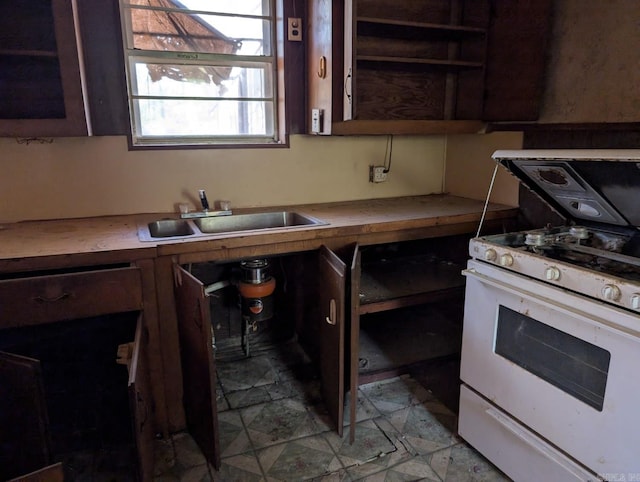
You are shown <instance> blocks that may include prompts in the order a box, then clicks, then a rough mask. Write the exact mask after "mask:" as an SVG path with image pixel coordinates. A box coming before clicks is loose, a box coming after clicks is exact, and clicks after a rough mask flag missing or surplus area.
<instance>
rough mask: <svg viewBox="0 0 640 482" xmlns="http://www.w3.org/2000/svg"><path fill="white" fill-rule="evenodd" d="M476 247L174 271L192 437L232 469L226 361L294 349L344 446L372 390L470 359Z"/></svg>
mask: <svg viewBox="0 0 640 482" xmlns="http://www.w3.org/2000/svg"><path fill="white" fill-rule="evenodd" d="M467 242H468V237H464V236H456V237H448V238H438V239H436V238H434V239H430V240H429V239H427V240H420V241H417V242H403V243H393V244H388V245H376V246H366V247H360V246H358V245H357V244H351V245H346V246H342V247H340V248H339V249H329V248H328V247H327V246H322V247H321V248H320V249H318V250H315V251H310V252H302V253H291V254H285V255H277V256H275V255H274V256H264V257H262V258H259V259H237V260H232V261H230V260H228V259H224V260H221V261H216V260H213V258H214V256H215V255H214V254H212V261H204V262H197V263H193V264H185V265H181V264H179V263H178V264H176V265H174V271H175V273H174V275H175V276H174V280H175V287H174V289H175V296H176V306H177V312H178V326H179V337H180V352H181V363H182V370H183V384H184V387H183V390H184V408H185V415H186V419H187V427H188V430H189V431H190V433H191V434H192V436H193V437H194V439H195V440H196V442H197V443H198V444H199V446H200V448H201V449H202V451H203V453H204V454H205V456H206V457H207V459H208V460H209V461H210V462H211V463H212V464H213V465H214V467H216V468H218V467H220V457H221V450H222V449H221V446H220V439H219V434H218V414H217V411H218V407H217V401H216V385H217V380H216V363H220V362H221V361H224V362H225V363H227V361H229V360H232V359H234V358H237V357H247V356H252V355H254V354H255V353H257V352H258V351H259V350H260V349H261V347H264V346H267V345H269V344H274V343H278V342H281V341H288V340H292V339H294V340H295V341H296V342H298V343H299V344H300V345H301V346H302V347H303V348H304V351H305V353H306V354H307V355H308V356H309V358H310V359H311V360H312V362H314V365H315V367H316V369H317V372H318V374H319V378H320V383H321V394H322V399H323V402H324V405H325V408H326V410H327V412H328V414H329V416H330V419H331V421H332V423H333V427H334V429H335V431H336V432H337V433H338V434H339V435H340V436H342V435H343V431H344V420H350V421H352V422H355V420H356V408H357V403H358V400H357V395H355V394H357V392H358V386H359V385H360V384H361V383H366V382H368V381H373V380H375V379H378V378H382V377H385V376H386V377H389V376H395V375H396V374H399V373H401V372H402V370H403V369H406V367H407V366H409V365H411V364H413V363H417V362H420V361H424V360H428V359H435V358H441V357H447V356H452V355H453V356H458V354H459V349H460V340H461V326H462V325H461V321H462V319H461V316H460V320H459V322H458V321H457V320H456V314H457V312H458V311H460V313H461V310H462V295H463V291H464V277H463V276H462V275H461V270H462V265H463V263H464V258H466V243H467ZM452 253H456V256H457V257H458V259H453V256H452ZM198 258H199V259H204V258H203V257H200V256H199V257H198ZM458 261H460V262H458ZM436 306H437V307H439V308H438V309H440V308H441V309H442V310H443V311H444V312H442V313H441V312H438V311H437V310H436V308H435V307H436ZM450 315H451V316H450ZM372 347H373V349H374V350H377V353H376V354H375V355H371V353H372V351H371V349H372ZM376 357H377V358H376ZM380 360H382V362H380ZM347 392H350V393H351V394H352V396H350V397H349V403H348V406H346V404H345V400H346V398H345V394H346V393H347ZM345 410H346V411H347V414H345ZM355 437H356V423H349V439H350V441H351V442H353V441H354V440H355Z"/></svg>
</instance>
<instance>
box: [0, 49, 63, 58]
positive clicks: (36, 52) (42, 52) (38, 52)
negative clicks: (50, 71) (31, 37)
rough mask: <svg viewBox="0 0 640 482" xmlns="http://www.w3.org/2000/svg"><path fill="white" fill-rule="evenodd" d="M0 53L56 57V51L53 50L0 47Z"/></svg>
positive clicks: (18, 55)
mask: <svg viewBox="0 0 640 482" xmlns="http://www.w3.org/2000/svg"><path fill="white" fill-rule="evenodd" d="M0 55H7V56H9V55H11V56H16V57H57V56H58V52H56V51H55V50H22V49H0Z"/></svg>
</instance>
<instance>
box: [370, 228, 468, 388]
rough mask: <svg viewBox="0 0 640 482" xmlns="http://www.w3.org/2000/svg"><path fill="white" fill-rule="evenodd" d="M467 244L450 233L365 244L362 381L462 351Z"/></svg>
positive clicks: (407, 369)
mask: <svg viewBox="0 0 640 482" xmlns="http://www.w3.org/2000/svg"><path fill="white" fill-rule="evenodd" d="M467 243H468V237H466V236H448V237H443V238H433V239H425V240H420V241H415V242H414V241H412V242H401V243H390V244H385V245H378V246H368V247H364V248H363V249H362V263H361V264H362V266H361V271H362V274H361V277H360V292H359V299H358V302H359V303H358V313H359V315H360V330H359V334H360V341H359V345H358V346H359V348H358V349H359V377H360V382H361V383H368V382H369V381H374V380H376V379H380V378H385V377H390V376H395V375H400V374H403V373H406V372H408V371H410V370H411V369H412V368H413V367H414V366H415V365H417V364H420V363H422V362H425V361H431V360H435V359H440V358H446V357H458V356H459V353H460V345H461V335H462V332H461V330H462V307H463V294H464V277H463V276H462V274H461V271H462V269H463V267H464V262H465V260H464V257H465V255H466V245H467Z"/></svg>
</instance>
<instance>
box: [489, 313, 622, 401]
mask: <svg viewBox="0 0 640 482" xmlns="http://www.w3.org/2000/svg"><path fill="white" fill-rule="evenodd" d="M495 352H496V353H497V354H498V355H501V356H503V357H505V358H506V359H508V360H511V361H512V362H513V363H515V364H517V365H519V366H521V367H522V368H524V369H525V370H527V371H528V372H531V373H533V374H534V375H536V376H538V377H540V378H542V379H543V380H545V381H547V382H549V383H551V384H552V385H554V386H556V387H558V388H559V389H560V390H563V391H564V392H566V393H568V394H569V395H571V396H573V397H575V398H577V399H578V400H581V401H582V402H584V403H586V404H587V405H590V406H591V407H593V408H595V409H596V410H598V411H600V412H601V411H602V405H603V403H604V392H605V388H606V385H607V375H608V372H609V361H610V359H611V354H610V353H609V352H608V351H607V350H604V349H602V348H600V347H598V346H595V345H592V344H591V343H587V342H586V341H584V340H581V339H579V338H576V337H575V336H571V335H568V334H567V333H564V332H562V331H560V330H556V329H555V328H552V327H550V326H548V325H545V324H544V323H540V322H539V321H536V320H534V319H533V318H530V317H528V316H525V315H523V314H521V313H518V312H517V311H513V310H511V309H509V308H506V307H505V306H500V307H499V312H498V330H497V333H496V346H495Z"/></svg>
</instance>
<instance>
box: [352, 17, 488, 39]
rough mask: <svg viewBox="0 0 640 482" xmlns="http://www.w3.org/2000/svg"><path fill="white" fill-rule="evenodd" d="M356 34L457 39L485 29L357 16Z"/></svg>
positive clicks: (477, 33) (481, 33)
mask: <svg viewBox="0 0 640 482" xmlns="http://www.w3.org/2000/svg"><path fill="white" fill-rule="evenodd" d="M356 21H357V23H358V35H368V36H376V37H395V38H411V39H413V38H416V37H417V36H420V37H424V36H428V37H429V38H431V39H441V40H458V39H460V38H463V37H468V36H475V35H485V34H486V33H487V31H486V29H483V28H476V27H468V26H464V25H448V24H447V25H443V24H436V23H425V22H413V21H405V20H392V19H382V18H373V17H358V18H357V19H356Z"/></svg>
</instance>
